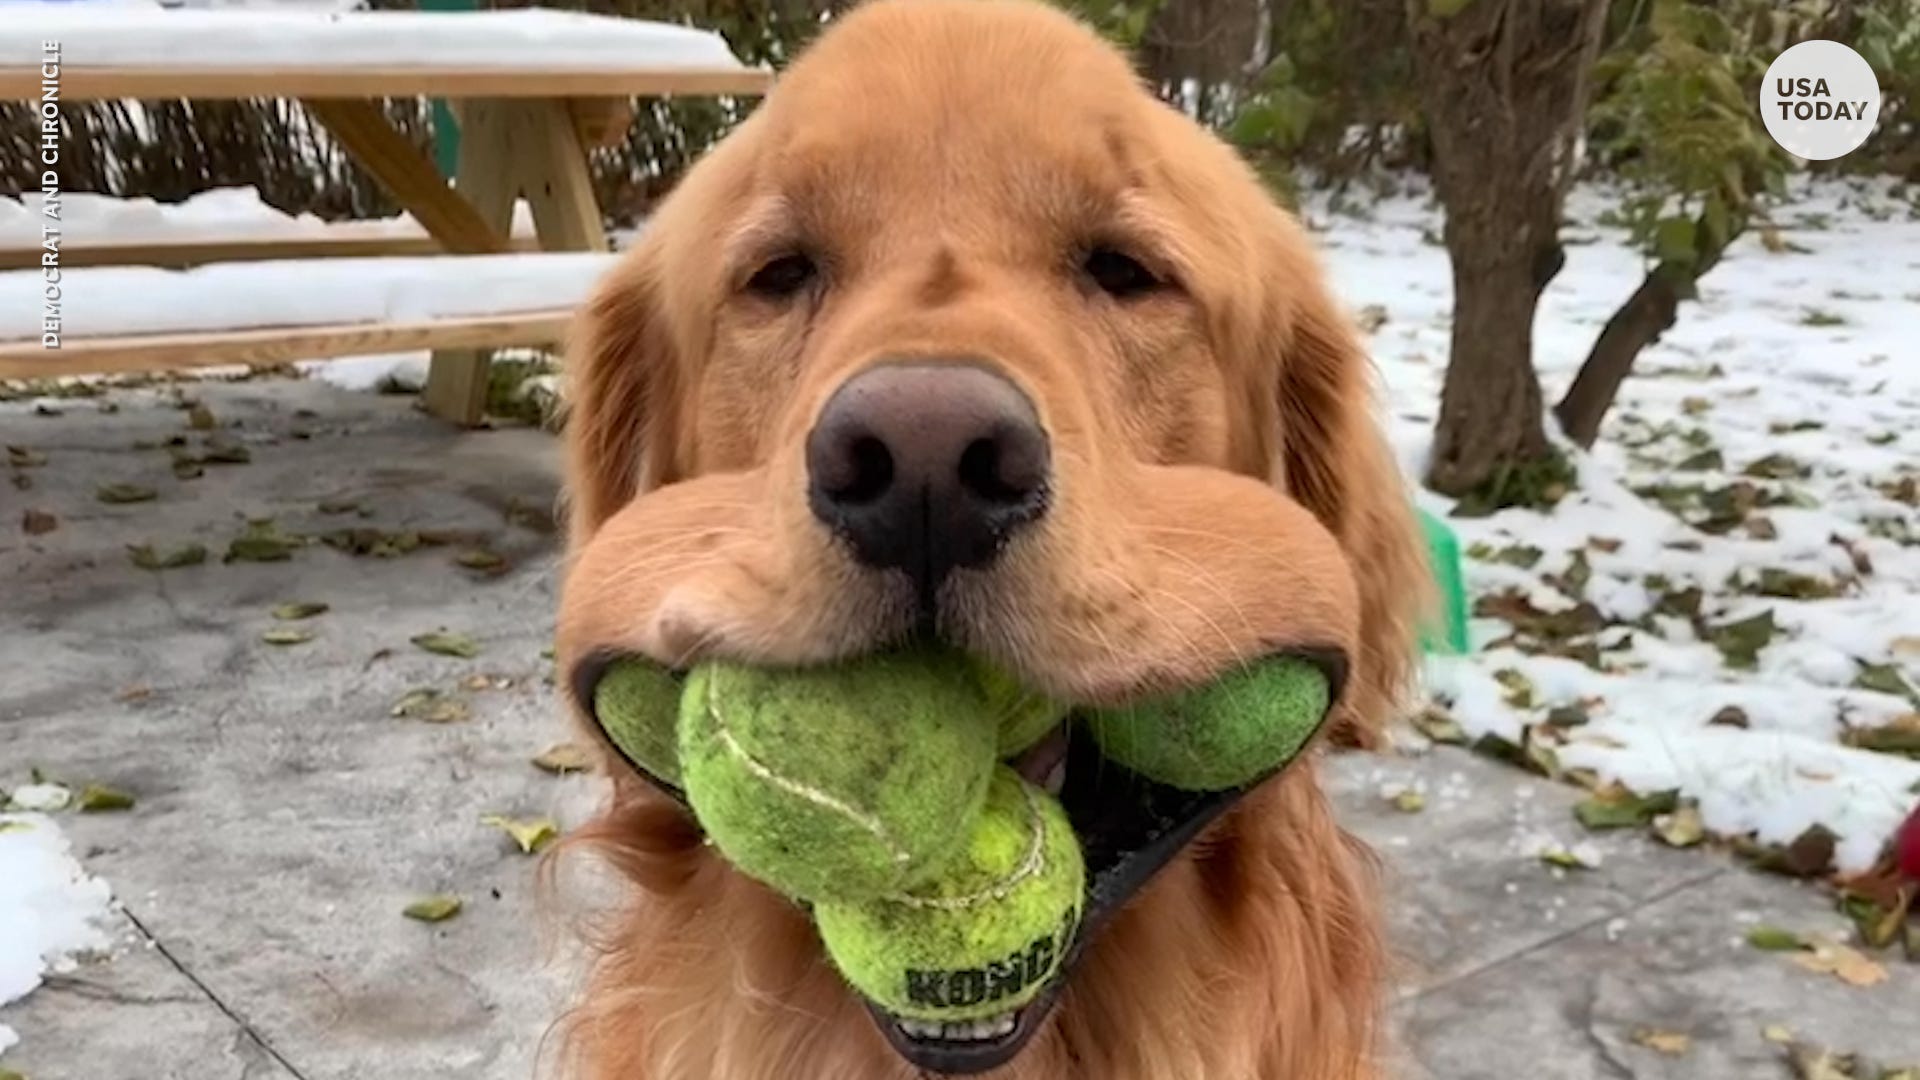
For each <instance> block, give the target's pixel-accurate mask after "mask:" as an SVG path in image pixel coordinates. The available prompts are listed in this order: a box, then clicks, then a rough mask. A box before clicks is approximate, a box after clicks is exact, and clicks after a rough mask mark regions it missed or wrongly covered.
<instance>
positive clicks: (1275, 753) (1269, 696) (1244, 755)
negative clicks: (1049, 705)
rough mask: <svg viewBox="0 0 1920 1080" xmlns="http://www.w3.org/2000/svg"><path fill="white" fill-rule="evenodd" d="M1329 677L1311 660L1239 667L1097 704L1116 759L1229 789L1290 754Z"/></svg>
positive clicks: (1108, 752) (1179, 780)
mask: <svg viewBox="0 0 1920 1080" xmlns="http://www.w3.org/2000/svg"><path fill="white" fill-rule="evenodd" d="M1328 696H1329V695H1328V688H1327V679H1326V676H1325V675H1324V674H1322V673H1321V671H1320V669H1319V668H1317V667H1315V666H1313V665H1312V664H1309V663H1307V662H1306V661H1304V660H1296V659H1292V658H1289V657H1279V658H1274V659H1269V660H1261V661H1257V662H1255V663H1252V664H1249V665H1247V666H1244V667H1241V668H1237V669H1235V670H1233V671H1230V672H1228V673H1227V674H1225V675H1223V676H1222V677H1220V678H1218V679H1216V680H1214V681H1213V682H1211V683H1209V684H1207V685H1206V686H1202V687H1198V688H1196V689H1193V690H1188V691H1184V692H1182V693H1178V694H1174V695H1170V696H1167V697H1162V698H1158V699H1154V700H1148V701H1142V702H1139V703H1137V704H1134V705H1129V706H1126V707H1123V708H1117V709H1103V710H1099V711H1097V712H1094V713H1093V714H1092V715H1091V717H1090V719H1089V721H1088V727H1089V728H1090V729H1091V730H1092V732H1093V737H1094V740H1095V741H1096V742H1098V743H1099V744H1100V751H1101V753H1102V754H1104V755H1105V756H1106V757H1107V758H1108V759H1109V760H1112V761H1116V762H1118V763H1120V764H1121V765H1124V766H1126V767H1127V768H1129V769H1132V770H1133V771H1134V772H1137V773H1139V774H1140V775H1142V776H1145V777H1147V778H1149V779H1152V780H1158V781H1159V782H1161V783H1163V784H1167V785H1169V786H1171V787H1176V788H1180V789H1182V790H1186V791H1226V790H1228V789H1229V788H1236V787H1239V786H1240V785H1242V784H1246V783H1249V782H1251V781H1253V780H1255V779H1257V778H1259V777H1260V776H1262V775H1263V774H1265V773H1267V772H1270V771H1272V770H1273V769H1275V768H1278V767H1279V766H1281V765H1283V764H1285V763H1286V762H1287V761H1289V760H1291V759H1292V758H1293V756H1294V755H1295V754H1297V753H1299V752H1300V748H1301V747H1303V746H1305V745H1306V744H1307V740H1308V739H1310V738H1312V737H1313V733H1314V732H1315V731H1316V730H1318V729H1319V727H1320V722H1321V720H1322V719H1323V718H1324V717H1325V716H1326V713H1327V708H1328V705H1329V704H1330V702H1329V700H1328Z"/></svg>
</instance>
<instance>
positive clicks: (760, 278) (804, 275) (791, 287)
mask: <svg viewBox="0 0 1920 1080" xmlns="http://www.w3.org/2000/svg"><path fill="white" fill-rule="evenodd" d="M818 273H819V268H818V267H816V266H814V264H813V260H812V259H810V258H808V257H807V256H805V255H801V254H799V253H797V252H796V253H795V254H792V255H782V256H780V257H779V258H777V259H775V260H773V261H772V262H770V263H767V264H766V265H765V266H762V267H761V268H760V269H758V270H756V271H754V272H753V276H752V277H750V278H748V279H747V288H748V290H749V291H751V292H754V293H758V294H759V295H761V296H764V297H767V298H768V299H772V300H784V299H786V298H787V297H790V296H792V295H793V294H794V293H797V292H799V291H800V290H801V289H804V288H806V287H807V285H808V284H809V283H810V282H812V281H813V279H814V277H815V276H816V275H818Z"/></svg>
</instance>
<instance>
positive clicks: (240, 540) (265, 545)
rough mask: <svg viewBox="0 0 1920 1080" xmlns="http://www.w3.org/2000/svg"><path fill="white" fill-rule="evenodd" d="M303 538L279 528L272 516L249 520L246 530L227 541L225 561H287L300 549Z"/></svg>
mask: <svg viewBox="0 0 1920 1080" xmlns="http://www.w3.org/2000/svg"><path fill="white" fill-rule="evenodd" d="M300 545H301V540H300V538H299V537H297V536H291V535H288V534H286V533H283V532H281V531H280V530H279V527H278V526H276V525H275V524H274V523H273V519H272V518H266V519H264V520H260V521H249V522H247V530H246V532H244V533H242V534H240V535H239V536H236V537H234V538H233V539H232V540H231V541H229V542H228V543H227V554H226V557H225V559H224V560H223V561H225V562H230V563H231V562H285V561H287V560H288V559H291V558H293V553H294V552H296V551H298V550H300Z"/></svg>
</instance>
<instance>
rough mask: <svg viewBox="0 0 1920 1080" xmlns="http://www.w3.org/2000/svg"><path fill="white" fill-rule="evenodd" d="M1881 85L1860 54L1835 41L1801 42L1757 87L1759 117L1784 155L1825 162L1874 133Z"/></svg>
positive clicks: (1770, 67)
mask: <svg viewBox="0 0 1920 1080" xmlns="http://www.w3.org/2000/svg"><path fill="white" fill-rule="evenodd" d="M1879 116H1880V83H1879V80H1877V79H1875V78H1874V77H1873V68H1872V67H1870V66H1869V65H1868V64H1867V62H1866V60H1864V59H1862V58H1861V56H1860V54H1859V53H1857V52H1854V51H1853V50H1852V49H1850V48H1848V47H1847V46H1845V45H1842V44H1841V43H1839V42H1837V41H1803V42H1801V43H1800V44H1798V45H1795V46H1794V47H1793V48H1791V49H1788V50H1787V51H1786V52H1783V53H1781V54H1780V55H1779V56H1778V57H1777V58H1776V59H1775V60H1774V61H1773V64H1772V65H1771V66H1769V67H1768V68H1767V78H1766V81H1765V82H1764V83H1762V84H1761V87H1760V118H1761V119H1762V120H1763V121H1764V122H1765V123H1766V125H1767V134H1769V135H1771V136H1773V141H1774V142H1777V143H1779V144H1780V146H1781V147H1782V148H1783V149H1785V150H1786V151H1787V152H1788V153H1790V154H1793V155H1794V156H1796V157H1803V158H1806V159H1808V160H1810V161H1826V160H1828V159H1830V158H1837V157H1839V156H1841V155H1842V154H1849V153H1852V152H1853V151H1854V150H1856V149H1858V148H1859V146H1860V144H1861V143H1863V142H1866V141H1867V136H1869V135H1871V134H1873V124H1874V121H1875V120H1877V119H1878V118H1879Z"/></svg>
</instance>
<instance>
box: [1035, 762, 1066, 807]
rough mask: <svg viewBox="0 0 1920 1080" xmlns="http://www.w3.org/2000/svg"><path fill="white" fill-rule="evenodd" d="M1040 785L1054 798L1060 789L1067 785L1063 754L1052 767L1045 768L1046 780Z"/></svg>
mask: <svg viewBox="0 0 1920 1080" xmlns="http://www.w3.org/2000/svg"><path fill="white" fill-rule="evenodd" d="M1040 786H1041V787H1042V788H1045V789H1046V792H1047V794H1049V795H1052V796H1055V797H1056V798H1057V797H1058V796H1059V795H1060V789H1061V788H1063V787H1066V786H1067V759H1066V758H1065V757H1064V756H1063V757H1061V759H1060V760H1059V762H1058V763H1056V764H1055V765H1054V767H1053V768H1051V769H1048V770H1047V778H1046V781H1045V782H1044V783H1042V784H1041V785H1040Z"/></svg>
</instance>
